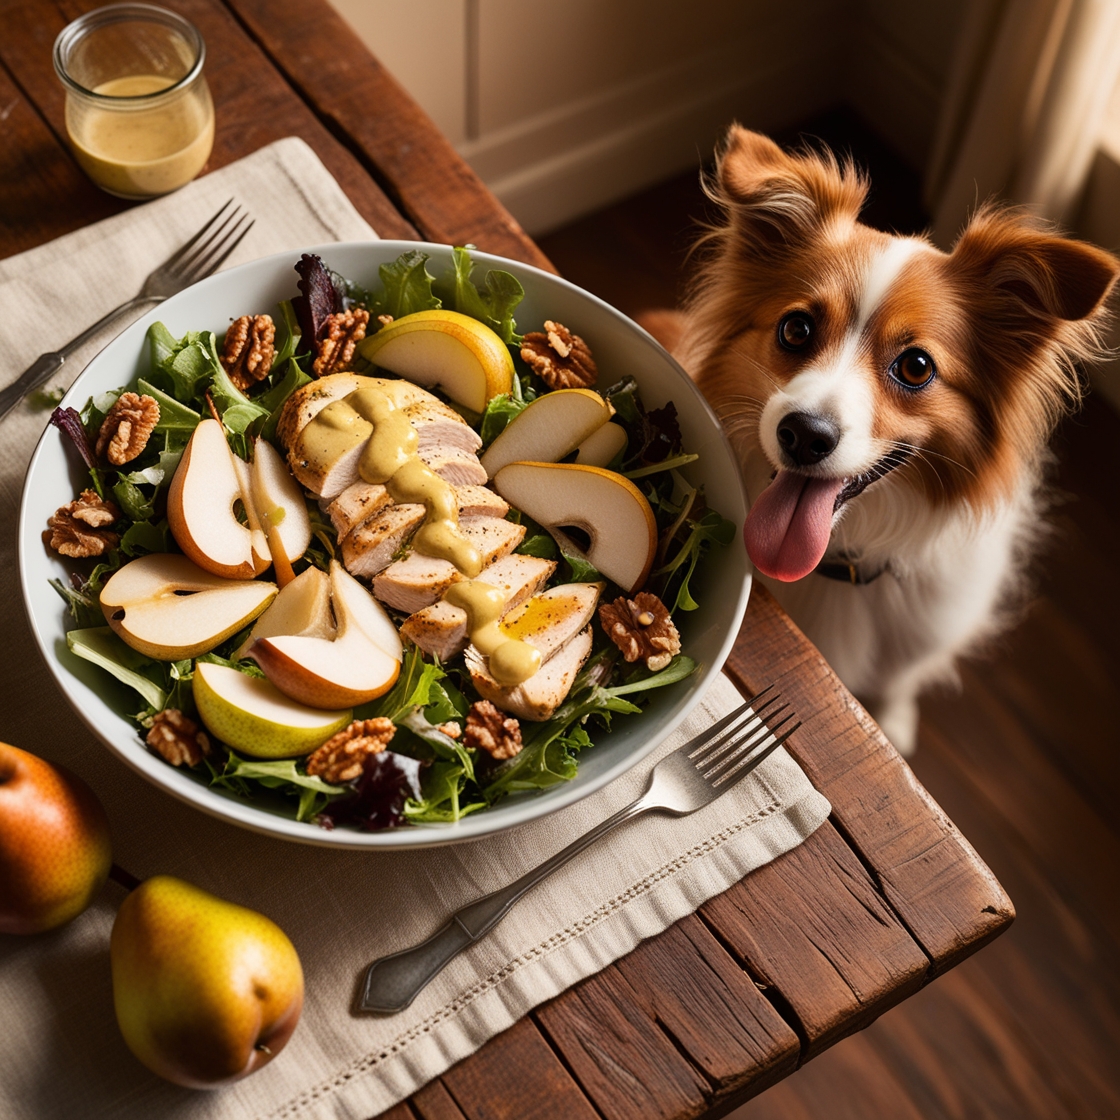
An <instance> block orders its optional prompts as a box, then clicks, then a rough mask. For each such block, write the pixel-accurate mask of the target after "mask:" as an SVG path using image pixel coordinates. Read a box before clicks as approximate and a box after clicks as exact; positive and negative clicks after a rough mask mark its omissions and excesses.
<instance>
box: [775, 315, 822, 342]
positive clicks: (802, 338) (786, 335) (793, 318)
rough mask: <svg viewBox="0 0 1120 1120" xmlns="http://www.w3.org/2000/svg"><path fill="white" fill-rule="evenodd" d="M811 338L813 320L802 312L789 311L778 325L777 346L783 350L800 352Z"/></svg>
mask: <svg viewBox="0 0 1120 1120" xmlns="http://www.w3.org/2000/svg"><path fill="white" fill-rule="evenodd" d="M812 337H813V320H812V319H810V318H809V316H808V315H806V314H805V312H804V311H791V312H790V313H789V314H788V315H783V316H782V321H781V322H780V323H779V324H778V345H779V346H781V347H782V349H783V350H802V349H804V348H805V346H806V345H807V344H808V342H809V339H811V338H812Z"/></svg>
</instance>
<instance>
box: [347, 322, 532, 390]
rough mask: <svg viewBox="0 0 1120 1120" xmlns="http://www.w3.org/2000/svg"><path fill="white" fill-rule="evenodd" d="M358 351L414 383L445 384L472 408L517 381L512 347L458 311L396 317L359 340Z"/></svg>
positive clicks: (443, 386) (377, 364) (437, 385)
mask: <svg viewBox="0 0 1120 1120" xmlns="http://www.w3.org/2000/svg"><path fill="white" fill-rule="evenodd" d="M358 353H359V354H361V356H362V357H363V358H365V359H366V360H367V361H370V362H373V364H374V365H376V366H380V368H381V369H387V370H389V371H390V372H391V373H395V374H397V375H399V376H400V377H403V378H405V379H406V380H408V381H411V382H413V383H414V384H416V385H423V386H425V387H427V388H439V389H441V390H443V392H444V393H446V394H447V395H448V396H449V397H450V398H451V399H452V400H453V401H458V403H459V404H462V405H466V407H467V408H469V409H471V410H473V411H474V412H481V411H482V410H483V409H484V408H485V407H486V402H487V401H488V400H490V399H491V398H492V397H496V396H498V395H499V394H501V393H508V392H509V391H510V388H511V387H512V385H513V358H512V357H511V356H510V352H509V347H508V346H506V344H505V343H504V342H503V341H502V340H501V339H500V338H499V337H498V336H497V335H496V334H495V333H494V332H493V331H492V330H491V329H490V328H489V327H488V326H486V324H485V323H480V322H479V321H478V320H477V319H472V318H471V317H470V316H469V315H462V314H460V313H459V312H458V311H416V312H413V314H411V315H405V316H403V317H401V318H400V319H394V320H393V322H391V323H390V324H389V325H388V326H385V327H382V328H381V330H379V331H378V332H377V334H375V335H371V336H370V337H369V338H367V339H365V340H364V341H363V342H361V343H359V344H358Z"/></svg>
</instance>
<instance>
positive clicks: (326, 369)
mask: <svg viewBox="0 0 1120 1120" xmlns="http://www.w3.org/2000/svg"><path fill="white" fill-rule="evenodd" d="M367 326H369V312H368V311H363V310H362V309H361V308H359V307H355V308H353V309H352V310H350V311H337V312H335V313H334V314H333V315H328V316H327V333H326V334H325V335H324V336H323V337H322V338H321V339H319V341H318V343H317V346H318V349H319V356H318V357H317V358H316V359H315V361H314V362H313V363H312V365H311V368H312V370H313V371H314V372H315V376H316V377H326V375H327V374H328V373H338V372H339V371H340V370H344V369H349V368H350V362H351V361H352V360H353V358H354V350H355V349H356V348H357V345H358V343H359V342H361V341H362V339H363V338H365V336H366V327H367Z"/></svg>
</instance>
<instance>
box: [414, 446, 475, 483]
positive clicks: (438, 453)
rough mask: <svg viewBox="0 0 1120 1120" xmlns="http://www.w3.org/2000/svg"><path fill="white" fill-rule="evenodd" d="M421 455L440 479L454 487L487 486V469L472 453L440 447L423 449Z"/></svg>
mask: <svg viewBox="0 0 1120 1120" xmlns="http://www.w3.org/2000/svg"><path fill="white" fill-rule="evenodd" d="M419 455H420V458H421V459H423V460H424V462H425V463H427V464H428V466H429V467H431V468H432V470H433V471H435V473H436V474H438V475H439V476H440V478H442V479H444V481H446V482H450V483H451V485H452V486H485V485H486V469H485V468H484V467H483V465H482V464H481V463H480V462H479V461H478V457H477V456H476V455H474V454H472V453H471V452H467V451H459V450H456V449H455V448H453V447H447V446H440V447H431V448H428V449H427V450H425V449H424V448H421V449H420V451H419Z"/></svg>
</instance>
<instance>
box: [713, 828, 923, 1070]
mask: <svg viewBox="0 0 1120 1120" xmlns="http://www.w3.org/2000/svg"><path fill="white" fill-rule="evenodd" d="M700 913H701V915H702V916H703V918H704V920H705V921H706V922H707V923H708V924H709V925H710V926H711V927H712V928H713V929H714V930H715V931H716V933H717V935H718V936H719V938H720V940H721V941H722V942H723V943H724V944H725V945H727V946H728V947H729V948H730V949H731V951H732V952H733V953H735V954H736V956H737V957H738V958H739V959H740V960H741V961H742V962H743V964H744V965H745V966H746V967H747V968H748V969H749V970H750V972H751V974H752V976H753V977H754V978H755V979H756V980H757V981H758V982H759V983H761V984H764V985H766V986H767V987H768V988H772V989H773V992H774V997H775V998H776V999H778V1000H780V1001H781V1005H782V1006H783V1007H784V1008H786V1009H787V1014H789V1015H792V1016H793V1017H794V1020H795V1022H796V1026H797V1029H798V1031H799V1033H800V1034H801V1035H802V1036H803V1039H804V1042H803V1046H802V1060H803V1061H804V1060H806V1059H808V1058H811V1057H812V1056H813V1055H814V1054H817V1053H819V1052H820V1051H821V1050H823V1049H825V1048H826V1047H828V1046H831V1045H832V1044H833V1043H834V1042H836V1041H837V1040H838V1039H840V1038H842V1037H844V1035H847V1034H851V1033H852V1032H853V1031H857V1030H861V1029H862V1028H863V1027H866V1026H867V1025H868V1023H870V1022H872V1021H873V1020H874V1019H876V1018H878V1016H879V1015H881V1014H882V1013H883V1012H884V1011H886V1010H887V1008H889V1007H893V1006H894V1005H895V1004H896V1003H898V1002H900V1001H901V1000H903V999H905V998H906V997H907V996H909V995H912V994H913V993H914V992H915V991H917V990H918V989H919V988H920V987H921V986H922V984H923V982H924V981H925V979H926V976H927V972H928V968H929V961H928V959H927V958H926V956H925V954H924V953H923V952H922V950H921V949H920V947H919V946H918V945H917V944H916V943H915V942H914V940H913V938H912V937H911V936H910V934H909V933H908V932H907V930H906V929H905V927H904V926H903V925H902V923H901V922H900V921H899V920H898V917H897V916H896V915H895V913H894V912H893V911H892V910H891V908H890V906H888V905H887V903H886V902H885V901H884V900H883V898H882V896H881V895H880V894H879V892H878V890H877V889H876V887H875V884H874V883H873V882H872V880H871V877H870V876H869V875H868V873H867V871H866V869H865V868H864V867H863V865H862V864H861V863H860V862H859V860H858V859H857V858H856V856H855V854H854V853H853V852H852V850H851V849H850V848H849V847H848V845H847V844H846V843H845V842H844V840H843V839H842V838H841V836H840V835H839V833H837V831H836V830H835V829H834V828H833V827H832V825H830V824H828V823H825V824H823V825H822V826H821V827H820V828H819V829H817V831H816V832H815V833H813V835H812V836H810V837H809V839H808V840H806V841H805V843H803V844H802V845H801V846H800V847H797V848H794V849H793V850H792V851H790V852H787V853H786V854H785V855H783V856H780V857H779V858H778V859H776V860H775V861H774V862H773V863H768V864H766V865H765V866H764V867H760V868H758V870H757V871H754V872H752V873H751V874H750V875H748V876H747V877H746V878H745V879H743V880H742V881H741V882H739V883H737V884H736V885H735V886H734V887H732V888H731V889H730V890H729V891H726V892H724V893H723V894H722V895H718V896H717V897H716V898H713V899H710V900H709V901H708V902H706V903H705V904H704V905H703V906H702V907H701V909H700Z"/></svg>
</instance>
